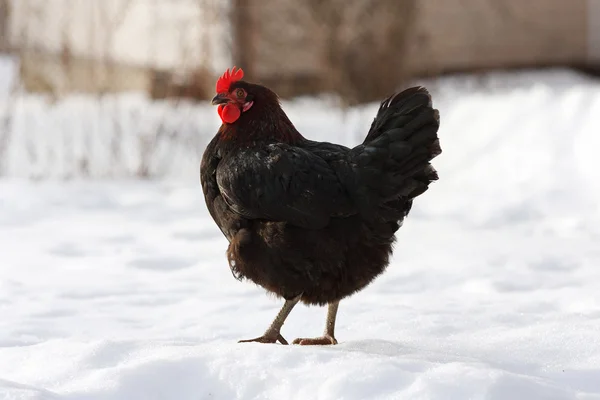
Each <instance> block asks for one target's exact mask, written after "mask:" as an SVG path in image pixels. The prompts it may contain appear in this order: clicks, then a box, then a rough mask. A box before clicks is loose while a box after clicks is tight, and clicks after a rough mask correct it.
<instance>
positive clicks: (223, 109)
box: [217, 104, 242, 124]
mask: <svg viewBox="0 0 600 400" xmlns="http://www.w3.org/2000/svg"><path fill="white" fill-rule="evenodd" d="M217 112H218V113H219V117H221V121H223V122H224V123H226V124H232V123H234V122H235V121H237V119H238V118H239V117H240V114H241V113H242V112H241V111H240V108H239V107H236V106H234V105H231V104H226V105H222V104H220V105H219V108H217Z"/></svg>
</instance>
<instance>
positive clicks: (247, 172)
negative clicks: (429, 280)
mask: <svg viewBox="0 0 600 400" xmlns="http://www.w3.org/2000/svg"><path fill="white" fill-rule="evenodd" d="M241 78H242V72H241V70H238V71H235V69H234V71H233V72H232V73H230V72H229V70H228V71H227V72H226V73H225V74H224V75H223V77H221V79H219V82H218V83H217V93H218V94H217V96H216V97H215V98H214V99H213V104H218V105H219V115H220V116H221V118H222V120H223V125H222V126H221V128H220V129H219V131H218V133H217V135H216V136H215V137H214V138H213V140H212V141H211V142H210V144H209V145H208V147H207V148H206V150H205V152H204V155H203V158H202V164H201V167H200V177H201V182H202V189H203V191H204V195H205V199H206V204H207V207H208V210H209V211H210V214H211V216H212V217H213V219H214V220H215V222H216V223H217V225H218V226H219V228H220V229H221V231H222V232H223V234H224V235H225V236H226V237H227V239H228V240H229V242H230V243H229V248H228V250H227V258H228V261H229V266H230V268H231V271H232V272H233V274H234V276H235V277H236V278H238V279H250V280H251V281H253V282H254V283H256V284H258V285H260V286H262V287H263V288H265V289H266V290H268V291H269V292H272V293H275V294H276V295H278V296H280V297H283V298H284V299H285V304H284V306H283V308H282V309H281V311H280V312H279V314H278V315H277V317H276V318H275V320H274V321H273V323H272V324H271V326H270V327H269V328H268V329H267V331H266V332H265V333H264V335H262V336H260V337H258V338H256V339H251V340H250V341H257V342H263V343H274V342H276V341H277V340H279V341H280V342H281V343H284V344H287V342H286V341H285V339H284V338H283V337H282V336H281V334H280V329H281V326H282V325H283V323H284V321H285V318H286V317H287V316H288V314H289V313H290V311H291V310H292V308H293V307H294V305H295V304H296V303H297V302H298V301H302V302H304V303H306V304H316V305H325V304H328V305H329V309H328V315H327V323H326V327H325V333H324V335H323V336H321V337H317V338H311V339H296V340H295V341H294V343H299V344H335V343H337V341H336V339H335V336H334V326H335V318H336V313H337V308H338V304H339V301H340V300H341V299H343V298H344V297H347V296H349V295H351V294H353V293H355V292H357V291H359V290H361V289H363V288H364V287H365V286H367V285H368V284H369V283H370V282H371V281H372V280H373V279H374V278H375V277H376V276H378V275H379V274H381V273H382V272H383V271H384V270H385V268H386V266H387V265H388V262H389V258H390V255H391V253H392V245H393V243H394V240H395V237H394V234H395V232H396V231H397V230H398V228H399V227H400V226H401V224H402V221H403V220H404V218H405V217H406V216H407V214H408V212H409V211H410V208H411V206H412V202H413V199H414V198H415V197H417V196H419V195H420V194H422V193H423V192H425V191H426V190H427V188H428V186H429V184H430V183H431V182H432V181H434V180H437V179H438V176H437V172H436V171H435V169H434V168H433V167H432V166H431V164H430V161H431V160H432V159H433V158H434V157H435V156H437V155H439V154H440V153H441V148H440V145H439V141H438V137H437V131H438V127H439V114H438V112H437V110H434V109H433V108H432V104H431V96H430V95H429V93H428V92H427V90H426V89H425V88H422V87H414V88H410V89H407V90H405V91H403V92H401V93H397V94H394V95H393V96H391V97H390V98H388V99H386V100H385V101H383V103H382V104H381V107H380V108H379V111H378V113H377V116H376V117H375V120H374V121H373V123H372V125H371V128H370V130H369V132H368V134H367V137H366V139H365V141H364V142H363V143H362V144H361V145H359V146H357V147H354V148H352V149H349V148H347V147H344V146H340V145H337V144H332V143H326V142H315V141H311V140H308V139H305V138H304V137H303V136H302V135H300V133H299V132H298V131H297V130H296V128H295V127H294V125H293V124H292V123H291V122H290V120H289V119H288V117H287V116H286V114H285V113H284V112H283V110H282V109H281V107H280V104H279V100H278V98H277V95H276V94H275V93H273V92H272V91H271V90H269V89H267V88H266V87H263V86H260V85H256V84H251V83H248V82H244V81H241V80H240V79H241Z"/></svg>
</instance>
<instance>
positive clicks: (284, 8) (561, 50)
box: [244, 0, 600, 87]
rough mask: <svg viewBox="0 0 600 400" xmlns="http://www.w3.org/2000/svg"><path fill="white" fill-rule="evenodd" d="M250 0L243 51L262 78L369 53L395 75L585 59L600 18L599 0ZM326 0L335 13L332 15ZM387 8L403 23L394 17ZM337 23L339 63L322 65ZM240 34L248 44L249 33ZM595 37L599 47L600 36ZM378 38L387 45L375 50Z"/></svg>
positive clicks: (316, 70) (368, 58)
mask: <svg viewBox="0 0 600 400" xmlns="http://www.w3.org/2000/svg"><path fill="white" fill-rule="evenodd" d="M592 3H596V7H595V9H594V8H593V6H592ZM249 4H251V5H252V7H251V10H250V14H249V15H250V16H251V17H252V19H253V21H254V22H253V26H254V27H255V32H254V35H253V36H252V44H253V45H254V46H255V47H256V50H255V51H254V52H253V53H252V54H253V55H254V57H253V58H251V57H250V58H249V57H246V58H245V60H244V61H245V62H246V63H248V62H250V61H252V62H253V65H252V67H251V68H249V69H250V70H252V71H253V72H254V74H255V75H256V78H257V79H259V80H263V81H269V80H273V79H274V78H273V77H274V76H275V77H276V76H277V75H279V76H280V78H281V80H283V81H285V80H286V79H287V80H288V81H289V80H292V81H293V80H294V79H296V80H298V77H300V78H302V79H299V80H300V82H309V81H310V79H309V77H311V76H316V77H325V78H326V79H329V77H330V76H331V75H332V74H333V75H335V69H336V68H337V69H338V70H339V68H352V67H353V65H354V64H355V63H369V66H370V68H371V71H373V72H372V73H374V74H378V75H382V74H381V71H380V70H379V69H381V67H382V65H388V64H392V65H393V66H394V68H396V70H397V71H398V72H397V74H396V75H395V78H396V80H400V79H402V78H406V77H409V76H410V77H416V76H427V75H435V74H439V73H444V72H455V71H472V70H481V69H490V68H512V67H537V66H552V65H571V66H582V65H585V64H587V63H588V62H590V61H591V60H592V57H591V55H590V51H591V50H590V49H591V47H590V40H592V39H593V38H590V36H591V35H593V34H594V32H596V34H600V26H598V27H597V28H596V30H595V31H594V30H593V29H592V28H593V27H591V26H590V23H589V21H591V20H592V19H593V18H594V15H595V16H596V21H598V25H600V5H598V4H600V1H598V0H529V1H522V0H416V1H410V0H391V1H390V0H371V1H367V0H345V1H341V0H340V1H337V0H329V1H327V2H324V1H321V2H320V1H317V0H314V1H313V0H306V1H303V2H297V1H293V0H252V1H251V0H247V1H246V2H245V7H247V8H248V7H249ZM327 4H329V5H331V7H330V8H331V9H332V10H334V11H337V12H338V15H334V17H331V16H328V15H327V12H328V11H330V10H329V9H328V8H327V6H326V5H327ZM411 4H412V5H414V7H411ZM353 9H355V10H356V11H354V12H353V11H352V10H353ZM379 10H383V12H382V13H381V14H380V15H377V12H378V11H379ZM390 16H391V17H392V18H393V20H394V23H395V24H396V25H403V26H406V29H405V30H398V29H395V30H394V29H393V27H390V25H389V24H388V21H389V17H390ZM590 16H591V17H590ZM336 18H337V19H336ZM340 19H342V22H341V23H340ZM335 24H338V25H339V28H338V30H337V32H333V38H334V39H333V40H336V41H337V44H338V45H339V46H345V47H346V48H345V49H341V50H340V53H341V55H340V57H342V58H343V61H344V62H345V64H344V65H343V66H342V67H340V66H334V65H327V63H328V62H329V61H330V60H328V59H327V54H324V53H325V52H326V51H327V46H328V44H330V43H331V41H332V39H331V37H329V36H328V34H331V32H330V30H331V27H332V26H335ZM328 30H329V31H328ZM368 31H371V33H370V35H369V34H368ZM357 32H358V33H357ZM400 35H406V37H402V36H400ZM365 38H366V39H367V40H365ZM373 39H374V40H373ZM381 40H387V41H389V42H390V43H388V44H387V45H382V44H381ZM245 41H246V46H248V45H249V44H248V43H249V38H248V37H246V38H245ZM594 43H596V45H597V46H598V47H599V48H600V37H598V38H597V39H596V40H595V41H594ZM378 46H379V47H381V48H382V49H385V50H386V51H387V53H383V52H381V51H380V52H374V51H373V48H374V47H378ZM598 52H599V53H600V50H598ZM398 56H401V57H402V60H403V62H402V64H403V65H402V66H400V65H397V64H398V61H397V59H398ZM599 57H600V54H599ZM333 67H336V68H333ZM330 69H334V71H333V72H332V71H329V72H328V70H330ZM286 75H287V77H286ZM392 76H393V75H390V74H389V73H388V74H387V75H386V79H387V78H389V77H392ZM365 79H367V77H366V76H365ZM387 83H388V85H389V83H390V82H389V80H388V82H387ZM317 86H321V87H322V86H323V85H322V84H317Z"/></svg>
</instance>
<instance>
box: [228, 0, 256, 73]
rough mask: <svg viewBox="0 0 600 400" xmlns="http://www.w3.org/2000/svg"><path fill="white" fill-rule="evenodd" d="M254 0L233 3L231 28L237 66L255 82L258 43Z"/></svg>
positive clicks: (234, 60)
mask: <svg viewBox="0 0 600 400" xmlns="http://www.w3.org/2000/svg"><path fill="white" fill-rule="evenodd" d="M253 6H256V4H255V3H254V2H253V1H252V0H233V1H232V2H231V16H230V21H231V28H232V31H233V32H232V33H233V35H232V36H233V43H232V54H233V62H234V64H235V65H236V66H238V67H240V68H243V69H244V78H245V79H248V80H253V79H254V78H255V69H256V65H255V62H256V57H255V54H256V43H255V40H254V38H255V32H254V23H253V14H254V13H253V12H252V11H253V10H252V7H253Z"/></svg>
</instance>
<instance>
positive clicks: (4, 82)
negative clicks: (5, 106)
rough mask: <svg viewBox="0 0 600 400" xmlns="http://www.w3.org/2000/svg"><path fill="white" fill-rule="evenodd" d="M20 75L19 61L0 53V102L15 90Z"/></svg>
mask: <svg viewBox="0 0 600 400" xmlns="http://www.w3.org/2000/svg"><path fill="white" fill-rule="evenodd" d="M18 73H19V71H18V62H17V60H16V59H15V58H14V57H9V56H6V55H3V54H1V53H0V101H1V99H2V98H3V97H7V96H8V95H9V93H10V92H11V91H12V90H13V89H14V86H15V84H16V81H17V76H18ZM0 104H1V103H0Z"/></svg>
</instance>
